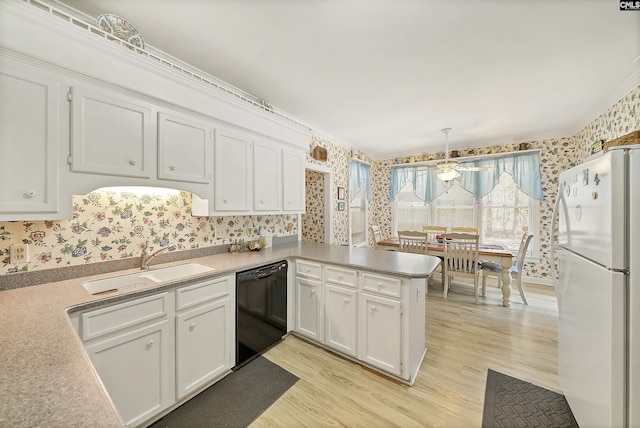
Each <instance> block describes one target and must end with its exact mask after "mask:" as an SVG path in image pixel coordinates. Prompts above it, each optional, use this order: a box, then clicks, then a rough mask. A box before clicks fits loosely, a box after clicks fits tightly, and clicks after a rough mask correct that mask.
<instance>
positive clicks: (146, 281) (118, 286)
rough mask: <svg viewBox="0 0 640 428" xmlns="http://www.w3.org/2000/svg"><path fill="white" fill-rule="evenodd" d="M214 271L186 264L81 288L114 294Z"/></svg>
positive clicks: (199, 265)
mask: <svg viewBox="0 0 640 428" xmlns="http://www.w3.org/2000/svg"><path fill="white" fill-rule="evenodd" d="M214 270H215V269H214V268H211V267H208V266H204V265H201V264H198V263H187V264H184V265H177V266H170V267H166V268H160V269H152V270H147V271H141V272H136V273H130V274H128V275H120V276H114V277H112V278H105V279H98V280H96V281H89V282H85V283H84V284H82V286H83V287H84V288H85V290H87V291H88V292H89V294H93V295H95V294H106V293H115V292H119V291H130V290H136V289H140V288H146V287H149V286H152V285H158V284H161V283H163V282H167V281H173V280H177V279H180V278H186V277H189V276H192V275H198V274H201V273H206V272H213V271H214Z"/></svg>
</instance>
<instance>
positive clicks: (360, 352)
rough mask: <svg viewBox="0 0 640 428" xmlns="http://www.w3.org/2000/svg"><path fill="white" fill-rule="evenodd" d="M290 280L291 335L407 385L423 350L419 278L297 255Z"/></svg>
mask: <svg viewBox="0 0 640 428" xmlns="http://www.w3.org/2000/svg"><path fill="white" fill-rule="evenodd" d="M295 284H296V287H295V292H296V303H297V306H296V323H295V325H296V328H295V332H296V333H297V334H300V335H303V336H305V337H307V338H310V339H312V340H314V341H316V342H317V343H319V344H321V345H322V346H324V347H327V348H328V349H330V350H333V351H337V352H339V353H340V354H343V355H345V356H348V357H351V358H354V359H356V360H358V361H360V362H362V363H363V364H365V365H367V366H369V367H372V368H374V369H377V370H380V371H382V372H384V373H386V374H389V375H391V376H393V377H396V378H398V379H400V380H402V381H404V382H406V383H408V384H413V382H414V381H415V377H416V375H417V371H418V369H419V367H420V364H421V363H422V359H423V358H424V354H425V352H426V348H425V328H424V323H425V297H424V292H425V280H424V279H422V278H416V279H412V278H398V277H394V276H392V275H390V274H389V275H381V274H378V273H375V274H374V273H372V272H369V271H364V270H361V269H357V270H356V269H349V268H346V267H342V266H335V265H330V264H320V263H315V262H310V261H307V260H297V261H296V278H295ZM320 326H323V327H324V328H323V330H321V329H320Z"/></svg>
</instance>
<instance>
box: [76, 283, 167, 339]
mask: <svg viewBox="0 0 640 428" xmlns="http://www.w3.org/2000/svg"><path fill="white" fill-rule="evenodd" d="M166 315H167V293H161V294H154V295H153V296H148V297H143V298H140V299H136V300H133V301H131V302H125V303H120V304H119V305H114V306H109V307H107V308H102V309H96V310H95V311H91V312H86V313H84V314H82V315H81V317H80V321H81V326H80V336H81V337H82V340H89V339H93V338H94V337H98V336H102V335H105V334H107V333H111V332H114V331H118V330H122V329H125V328H127V327H131V326H134V325H136V324H139V323H142V322H145V321H149V320H152V319H155V318H160V317H164V316H166Z"/></svg>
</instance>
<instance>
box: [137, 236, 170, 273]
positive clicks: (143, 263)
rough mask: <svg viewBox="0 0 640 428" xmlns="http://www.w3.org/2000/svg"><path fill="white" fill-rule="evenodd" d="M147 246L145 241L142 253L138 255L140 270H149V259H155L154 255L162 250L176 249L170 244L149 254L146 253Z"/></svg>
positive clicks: (147, 243)
mask: <svg viewBox="0 0 640 428" xmlns="http://www.w3.org/2000/svg"><path fill="white" fill-rule="evenodd" d="M148 247H149V242H148V241H147V242H146V243H145V245H144V248H143V250H142V254H141V255H140V269H141V270H149V264H151V260H153V259H155V258H156V256H157V255H158V254H160V253H162V252H164V251H173V250H175V249H176V246H175V245H170V246H168V247H164V248H160V249H159V250H158V251H156V252H154V253H153V254H151V255H148V254H147V248H148Z"/></svg>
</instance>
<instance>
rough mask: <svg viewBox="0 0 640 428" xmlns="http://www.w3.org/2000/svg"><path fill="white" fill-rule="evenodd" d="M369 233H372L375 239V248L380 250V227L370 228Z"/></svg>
mask: <svg viewBox="0 0 640 428" xmlns="http://www.w3.org/2000/svg"><path fill="white" fill-rule="evenodd" d="M369 232H371V236H372V238H373V246H374V247H375V248H378V242H380V241H382V230H380V226H371V227H369Z"/></svg>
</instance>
